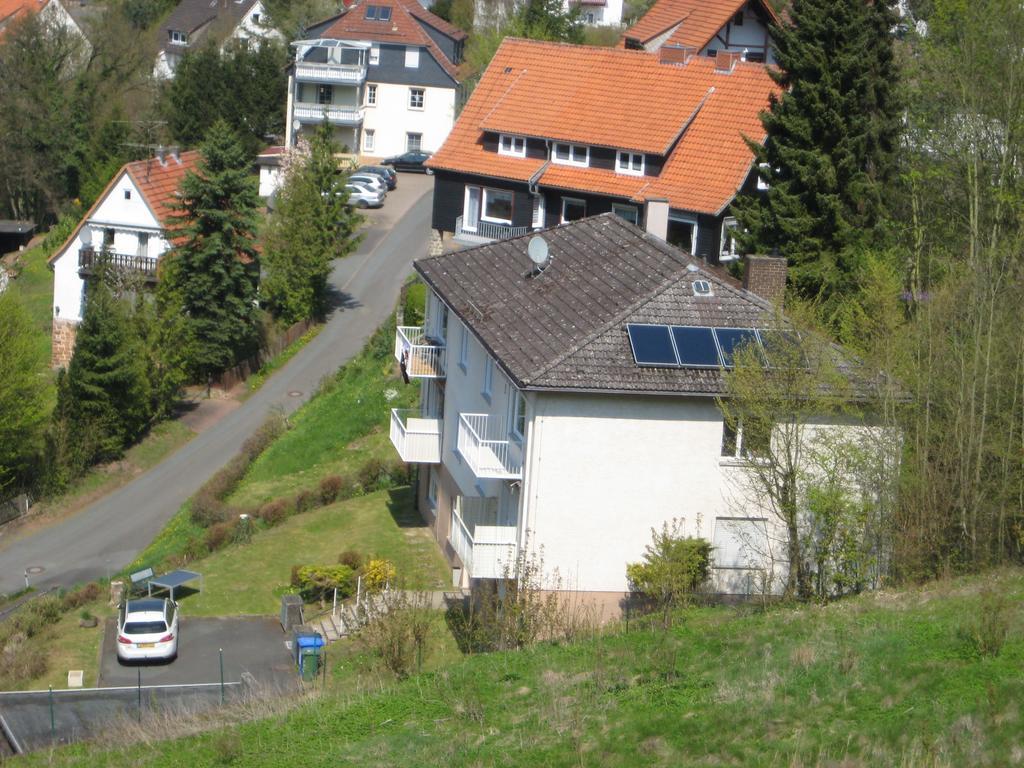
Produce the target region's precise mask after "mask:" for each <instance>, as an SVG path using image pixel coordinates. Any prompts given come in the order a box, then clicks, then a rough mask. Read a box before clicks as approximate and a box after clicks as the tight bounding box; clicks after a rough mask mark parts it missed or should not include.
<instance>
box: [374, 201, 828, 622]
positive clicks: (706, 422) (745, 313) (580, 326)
mask: <svg viewBox="0 0 1024 768" xmlns="http://www.w3.org/2000/svg"><path fill="white" fill-rule="evenodd" d="M540 236H541V237H542V238H543V240H544V242H545V243H546V246H547V248H546V251H547V258H546V259H544V260H541V261H540V263H541V267H538V266H537V264H536V263H535V261H534V260H533V259H531V256H530V254H529V251H530V249H531V247H532V248H534V249H537V248H540V246H539V245H537V244H534V245H533V246H530V242H531V240H533V238H531V237H530V236H526V237H521V238H516V239H510V240H504V241H499V242H495V243H492V244H488V245H482V246H479V247H476V248H472V249H467V250H462V251H455V252H452V253H448V254H444V255H440V256H435V257H431V258H427V259H424V260H420V261H417V262H416V264H415V269H416V272H417V273H418V275H419V276H420V278H422V280H423V281H424V282H425V283H426V285H427V297H428V298H427V309H426V319H425V321H424V325H423V326H422V327H399V328H398V330H397V335H396V340H395V357H396V359H397V360H398V361H399V364H400V366H401V368H402V369H403V370H404V372H405V374H406V375H407V376H408V377H409V379H410V380H417V381H418V383H419V385H420V387H421V403H422V405H421V407H420V408H419V409H416V410H414V411H401V410H395V411H393V412H392V419H391V440H392V443H393V444H394V446H395V448H396V449H397V451H398V453H399V454H400V456H401V457H402V458H403V459H404V460H405V461H407V462H411V463H418V464H421V465H423V466H422V469H421V473H420V493H419V497H418V504H419V507H420V509H421V511H422V513H423V515H424V517H425V519H426V520H427V521H428V522H430V524H431V526H432V527H433V530H434V532H435V535H436V538H437V540H438V542H439V543H440V544H441V545H442V548H443V550H444V552H445V554H446V556H447V557H448V560H449V562H450V563H451V565H452V568H453V578H454V582H455V583H456V584H462V585H463V586H466V585H470V584H472V583H473V582H474V581H475V580H479V579H493V578H500V577H502V576H503V575H504V574H505V573H506V570H507V569H508V568H509V567H510V566H511V565H512V564H514V562H515V559H516V555H517V552H519V551H521V550H522V549H523V548H524V547H530V548H533V549H535V550H541V549H542V550H543V560H544V566H545V569H546V570H547V571H548V572H549V573H550V572H553V571H554V570H557V572H558V574H559V576H560V578H561V580H562V581H561V588H563V589H571V590H578V591H582V592H587V593H593V594H594V595H595V596H598V597H602V596H603V600H604V602H605V603H606V604H608V605H611V606H614V605H616V604H617V603H618V601H619V600H620V599H621V598H622V597H623V595H624V593H625V592H626V590H627V588H628V587H627V582H626V573H625V568H626V564H627V563H629V562H635V561H637V560H639V559H640V558H641V557H642V555H643V552H644V547H645V546H646V545H647V544H648V543H649V542H650V537H651V529H652V527H653V528H659V529H660V527H661V525H662V524H663V523H664V522H665V521H668V520H671V519H673V518H679V519H681V520H683V521H684V524H685V532H686V533H687V534H689V535H699V536H703V537H704V538H706V539H707V540H709V541H711V542H712V543H713V544H714V546H715V555H714V558H715V560H714V566H715V567H714V571H713V573H714V576H713V588H714V589H715V590H717V591H719V592H722V593H749V592H757V591H759V590H760V589H761V588H762V586H763V584H764V583H765V582H764V576H765V574H766V571H767V570H770V569H769V568H768V566H766V564H765V562H764V559H763V552H764V551H765V549H764V547H761V546H760V544H762V543H763V544H764V545H765V547H767V546H769V545H771V544H772V543H773V542H775V543H777V541H778V530H777V528H776V526H775V525H774V523H773V522H772V521H771V520H769V519H768V517H767V516H766V515H765V514H764V513H763V512H760V511H756V510H752V509H750V508H748V507H747V506H746V505H744V504H743V503H742V499H741V498H739V496H738V495H737V492H736V487H737V481H738V480H739V473H741V472H743V467H744V463H745V462H746V461H747V459H746V455H745V447H744V445H743V441H744V436H743V434H742V428H740V434H739V435H737V434H734V433H733V432H732V430H730V429H728V428H727V427H726V424H725V422H724V419H723V415H722V412H721V410H720V409H719V407H718V405H717V400H716V398H717V397H719V396H722V395H723V394H724V393H725V390H724V379H723V366H728V365H729V364H730V360H731V354H732V350H734V349H735V347H736V345H737V344H739V343H741V342H743V341H749V342H750V343H754V344H762V343H767V341H766V340H767V339H768V338H769V337H768V334H770V333H771V332H772V331H771V330H770V329H771V328H772V327H773V323H777V319H778V315H777V311H776V309H775V307H774V306H773V303H772V301H770V300H769V299H768V298H764V296H767V297H769V298H771V299H780V298H781V295H782V291H783V290H784V286H785V262H784V260H782V259H779V258H772V257H750V258H749V259H748V263H747V270H746V274H747V278H746V279H747V282H746V285H741V284H739V283H738V282H737V281H735V280H734V279H732V278H730V277H728V276H727V274H726V273H725V272H723V271H721V270H720V269H719V268H716V267H711V266H708V265H707V264H706V263H704V262H701V261H699V260H698V259H695V258H693V257H692V256H690V255H688V254H685V253H683V252H682V251H680V250H678V249H676V248H674V247H672V246H670V245H668V244H666V243H665V242H664V241H663V240H661V239H660V238H657V237H654V236H652V235H650V234H648V233H645V232H643V231H641V230H640V229H639V228H637V227H636V226H634V225H632V224H630V223H628V222H625V221H623V220H622V219H621V218H620V217H618V216H615V215H614V214H604V215H601V216H596V217H593V218H589V219H583V220H580V221H577V222H574V223H571V224H566V225H562V226H559V227H556V228H554V229H549V230H546V231H544V232H542V233H541V235H540ZM542 250H543V249H542ZM534 255H535V256H539V255H543V254H538V253H536V252H535V254H534ZM752 289H756V290H757V291H758V292H759V293H761V294H762V295H757V294H756V293H754V291H753V290H752ZM774 327H776V328H777V325H774ZM826 426H827V425H826ZM755 549H756V550H757V552H758V553H759V554H757V555H756V556H755V555H754V554H753V552H754V551H755ZM783 559H784V558H783ZM774 575H775V576H776V577H778V578H777V579H776V584H781V581H784V577H782V576H780V574H779V571H778V566H776V570H775V572H774Z"/></svg>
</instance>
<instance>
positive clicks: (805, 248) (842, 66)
mask: <svg viewBox="0 0 1024 768" xmlns="http://www.w3.org/2000/svg"><path fill="white" fill-rule="evenodd" d="M895 23H896V16H895V14H894V12H893V10H892V7H891V0H794V2H793V4H792V6H791V8H790V21H789V22H787V23H785V24H783V25H782V26H781V27H780V28H776V29H775V30H774V31H773V35H774V40H775V57H776V59H777V61H778V64H779V67H780V69H779V70H777V71H775V70H773V71H772V76H773V78H774V79H775V80H776V82H778V83H779V85H781V86H782V87H783V89H785V90H784V92H783V94H782V95H781V97H779V98H777V99H773V100H772V103H771V108H770V109H769V111H767V112H766V113H764V114H763V116H762V122H763V124H764V127H765V129H766V131H767V136H768V138H767V142H766V143H765V145H764V146H763V147H762V146H758V145H753V144H752V145H751V147H752V149H753V150H754V151H755V154H756V158H757V162H758V163H759V168H760V171H759V173H760V176H761V179H762V180H763V181H764V182H766V183H767V184H768V185H769V188H768V190H767V193H766V194H765V195H764V196H763V198H758V197H753V196H746V197H742V198H740V199H738V200H737V201H736V203H735V205H734V208H733V210H734V212H735V215H736V218H737V220H738V222H739V224H740V230H741V232H740V235H739V238H740V241H741V244H742V245H743V246H744V247H745V248H746V249H747V250H748V251H760V252H771V251H774V250H778V251H779V252H780V253H781V254H782V255H784V256H786V257H787V258H788V259H789V262H790V265H791V271H790V278H791V280H792V282H793V285H794V287H795V288H796V289H797V291H798V292H799V293H800V294H801V295H803V296H804V297H807V298H820V299H822V300H824V302H825V303H828V302H830V301H832V300H834V299H836V298H837V296H838V295H841V294H842V293H844V292H845V291H847V290H849V289H850V288H851V287H852V283H853V280H854V277H853V276H854V273H855V272H856V265H857V259H858V253H859V252H861V251H862V250H863V249H864V248H865V247H866V246H875V247H877V246H879V245H881V244H882V243H881V241H882V240H883V239H884V233H885V224H886V210H887V195H888V193H889V192H890V187H891V185H892V183H893V182H894V179H895V176H896V151H897V149H898V146H897V145H898V140H899V134H900V125H901V123H900V110H899V105H898V99H897V93H896V90H897V80H898V72H897V66H896V63H895V61H894V56H893V45H892V34H891V30H892V28H893V26H894V25H895ZM744 230H745V231H744Z"/></svg>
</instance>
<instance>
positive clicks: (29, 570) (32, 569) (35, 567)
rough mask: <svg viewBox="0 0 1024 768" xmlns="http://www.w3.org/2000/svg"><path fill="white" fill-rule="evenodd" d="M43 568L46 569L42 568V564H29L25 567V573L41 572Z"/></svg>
mask: <svg viewBox="0 0 1024 768" xmlns="http://www.w3.org/2000/svg"><path fill="white" fill-rule="evenodd" d="M45 570H46V569H45V568H43V566H41V565H30V566H29V567H28V568H26V569H25V573H27V574H28V575H30V576H31V575H33V574H37V573H42V572H43V571H45Z"/></svg>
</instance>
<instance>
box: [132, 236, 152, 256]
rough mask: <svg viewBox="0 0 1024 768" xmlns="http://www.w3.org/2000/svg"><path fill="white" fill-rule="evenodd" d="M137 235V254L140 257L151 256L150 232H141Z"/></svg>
mask: <svg viewBox="0 0 1024 768" xmlns="http://www.w3.org/2000/svg"><path fill="white" fill-rule="evenodd" d="M135 237H136V240H135V255H136V256H138V257H139V258H140V259H146V258H149V232H139V234H138V235H136V236H135Z"/></svg>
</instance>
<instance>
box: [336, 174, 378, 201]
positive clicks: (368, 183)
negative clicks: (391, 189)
mask: <svg viewBox="0 0 1024 768" xmlns="http://www.w3.org/2000/svg"><path fill="white" fill-rule="evenodd" d="M345 181H346V182H347V183H349V184H358V185H359V186H361V187H369V188H370V189H372V190H373V191H374V192H383V193H384V195H385V196H386V195H387V193H388V185H387V183H386V182H385V181H384V179H382V178H381V177H380V176H378V175H377V174H375V173H352V174H349V177H348V178H347V179H345Z"/></svg>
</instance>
